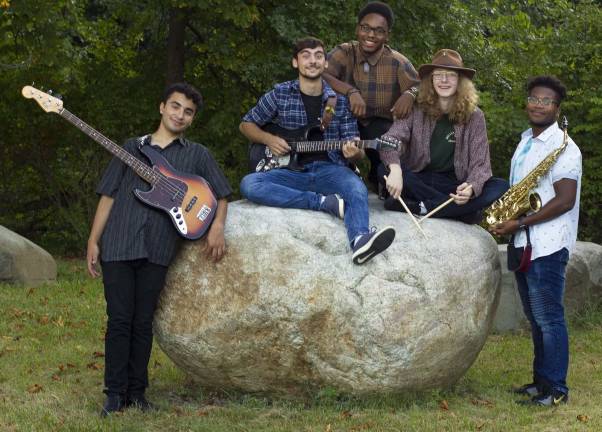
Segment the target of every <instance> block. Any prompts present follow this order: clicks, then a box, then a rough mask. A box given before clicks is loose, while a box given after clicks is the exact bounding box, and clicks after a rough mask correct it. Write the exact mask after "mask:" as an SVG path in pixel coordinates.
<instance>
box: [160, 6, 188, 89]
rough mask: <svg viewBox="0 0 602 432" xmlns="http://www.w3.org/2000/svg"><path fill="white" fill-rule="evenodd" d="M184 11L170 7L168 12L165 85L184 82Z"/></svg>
mask: <svg viewBox="0 0 602 432" xmlns="http://www.w3.org/2000/svg"><path fill="white" fill-rule="evenodd" d="M185 27H186V11H185V10H184V9H181V8H176V7H172V8H171V9H170V11H169V35H168V37H167V76H166V80H165V81H166V84H167V85H169V84H172V83H175V82H181V81H184V30H185Z"/></svg>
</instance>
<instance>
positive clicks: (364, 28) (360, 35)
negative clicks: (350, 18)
mask: <svg viewBox="0 0 602 432" xmlns="http://www.w3.org/2000/svg"><path fill="white" fill-rule="evenodd" d="M355 32H356V36H357V41H358V42H359V43H360V49H361V50H362V52H363V53H365V54H367V55H370V54H374V53H376V52H378V51H379V50H380V49H381V48H382V47H383V45H384V44H385V43H387V40H388V38H389V24H388V23H387V20H386V19H385V17H384V16H382V15H379V14H375V13H370V14H368V15H366V16H365V17H363V18H362V20H361V21H360V22H359V23H358V25H357V27H356V29H355Z"/></svg>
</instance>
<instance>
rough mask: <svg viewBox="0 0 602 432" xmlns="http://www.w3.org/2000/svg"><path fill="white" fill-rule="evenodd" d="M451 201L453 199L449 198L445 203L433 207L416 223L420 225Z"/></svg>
mask: <svg viewBox="0 0 602 432" xmlns="http://www.w3.org/2000/svg"><path fill="white" fill-rule="evenodd" d="M453 200H454V199H453V198H450V199H448V200H447V201H445V202H444V203H443V204H439V205H438V206H437V207H435V208H434V209H432V210H431V211H430V212H428V213H427V214H425V215H424V216H422V217H421V218H420V219H418V223H422V221H423V220H425V219H427V218H429V217H431V216H432V215H434V214H435V213H437V212H438V211H439V210H441V209H442V208H443V207H445V206H446V205H448V204H449V203H451V202H452V201H453Z"/></svg>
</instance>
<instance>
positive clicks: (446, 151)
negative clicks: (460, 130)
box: [425, 114, 456, 173]
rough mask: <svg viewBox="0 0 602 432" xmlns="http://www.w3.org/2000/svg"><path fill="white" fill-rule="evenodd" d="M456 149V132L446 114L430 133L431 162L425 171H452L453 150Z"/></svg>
mask: <svg viewBox="0 0 602 432" xmlns="http://www.w3.org/2000/svg"><path fill="white" fill-rule="evenodd" d="M455 149H456V133H455V131H454V124H453V123H452V122H451V121H450V120H449V116H448V115H447V114H445V115H443V116H441V118H440V119H439V120H437V123H436V125H435V129H434V130H433V135H431V162H430V163H429V164H428V166H427V167H426V168H425V171H431V172H444V173H447V172H451V173H453V172H454V151H455Z"/></svg>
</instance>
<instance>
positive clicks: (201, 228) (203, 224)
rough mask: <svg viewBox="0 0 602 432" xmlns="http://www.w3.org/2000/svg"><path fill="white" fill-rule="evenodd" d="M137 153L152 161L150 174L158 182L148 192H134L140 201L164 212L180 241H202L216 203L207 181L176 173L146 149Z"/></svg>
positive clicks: (154, 151) (147, 147)
mask: <svg viewBox="0 0 602 432" xmlns="http://www.w3.org/2000/svg"><path fill="white" fill-rule="evenodd" d="M140 151H141V152H142V153H143V154H144V155H145V156H146V157H147V158H148V159H149V160H150V161H151V163H152V165H153V166H152V170H153V171H154V172H157V173H160V174H161V176H158V177H159V178H160V179H159V180H158V181H157V182H155V183H151V184H152V187H151V188H150V189H149V190H148V191H142V190H140V189H136V190H135V191H134V194H135V195H136V197H137V198H138V199H140V201H142V202H143V203H145V204H148V205H150V206H152V207H156V208H158V209H161V210H164V211H165V212H167V214H168V215H169V217H170V218H171V221H172V222H173V224H174V226H175V228H176V230H177V231H178V232H179V234H180V235H182V236H183V237H185V238H187V239H190V240H194V239H197V238H199V237H201V236H202V235H203V234H204V233H205V232H206V231H207V229H208V228H209V226H210V225H211V222H212V221H213V218H214V216H215V209H216V208H217V201H216V199H215V197H214V196H213V193H212V192H211V188H210V187H209V184H208V183H207V181H206V180H205V179H204V178H202V177H200V176H197V175H194V174H186V173H183V172H180V171H177V170H175V169H174V168H173V167H172V166H171V165H170V164H169V162H167V160H165V158H164V157H163V156H161V155H160V154H159V152H157V151H156V150H155V149H153V148H152V147H151V146H149V145H145V146H142V147H141V148H140Z"/></svg>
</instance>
